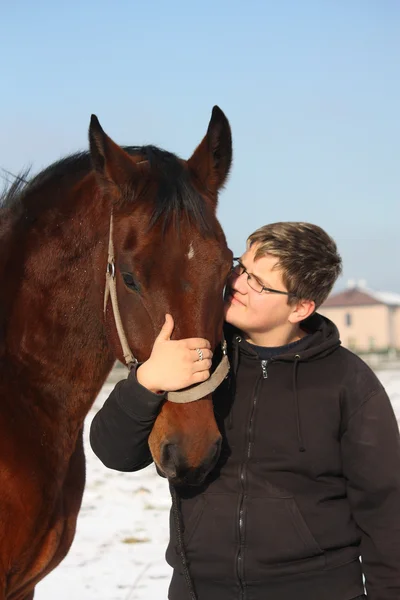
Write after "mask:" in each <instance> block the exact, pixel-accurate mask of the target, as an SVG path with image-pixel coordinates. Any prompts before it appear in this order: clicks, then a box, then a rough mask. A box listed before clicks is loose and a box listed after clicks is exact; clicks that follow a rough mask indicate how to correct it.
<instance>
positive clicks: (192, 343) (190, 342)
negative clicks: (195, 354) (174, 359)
mask: <svg viewBox="0 0 400 600" xmlns="http://www.w3.org/2000/svg"><path fill="white" fill-rule="evenodd" d="M186 344H187V347H188V348H189V349H190V350H196V348H208V349H209V350H211V344H210V342H209V341H208V340H205V339H204V338H188V339H187V340H186Z"/></svg>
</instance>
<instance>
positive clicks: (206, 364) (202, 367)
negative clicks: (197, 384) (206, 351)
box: [193, 358, 212, 373]
mask: <svg viewBox="0 0 400 600" xmlns="http://www.w3.org/2000/svg"><path fill="white" fill-rule="evenodd" d="M211 365H212V362H211V360H210V359H209V358H205V359H204V360H198V361H196V362H195V363H193V373H197V372H199V371H209V370H210V369H211Z"/></svg>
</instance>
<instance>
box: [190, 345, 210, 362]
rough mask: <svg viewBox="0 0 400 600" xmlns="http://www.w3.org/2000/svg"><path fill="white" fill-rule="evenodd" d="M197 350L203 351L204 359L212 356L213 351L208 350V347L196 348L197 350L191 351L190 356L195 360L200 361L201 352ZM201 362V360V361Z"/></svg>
mask: <svg viewBox="0 0 400 600" xmlns="http://www.w3.org/2000/svg"><path fill="white" fill-rule="evenodd" d="M197 350H200V351H201V354H202V356H203V360H204V359H208V358H210V359H211V358H212V356H213V353H212V352H211V350H208V348H198V349H197V348H196V350H191V351H190V357H191V358H192V359H193V362H196V361H197V360H198V361H200V354H199V352H198V351H197ZM200 362H201V361H200Z"/></svg>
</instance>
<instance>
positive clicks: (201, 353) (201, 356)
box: [196, 348, 203, 360]
mask: <svg viewBox="0 0 400 600" xmlns="http://www.w3.org/2000/svg"><path fill="white" fill-rule="evenodd" d="M196 352H197V354H198V355H199V360H203V350H200V348H196Z"/></svg>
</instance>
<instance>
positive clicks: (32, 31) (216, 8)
mask: <svg viewBox="0 0 400 600" xmlns="http://www.w3.org/2000/svg"><path fill="white" fill-rule="evenodd" d="M1 21H2V27H1V30H2V32H1V37H0V50H1V52H0V64H1V93H0V131H1V140H2V143H1V145H0V166H2V167H4V168H6V169H8V170H10V171H13V172H16V171H19V170H20V169H21V168H22V167H24V166H25V165H29V164H31V165H32V166H33V170H34V171H38V170H40V169H41V168H42V167H44V166H46V165H47V164H49V163H50V162H52V161H53V160H55V159H57V158H59V157H60V156H63V155H65V154H67V153H70V152H73V151H76V150H78V149H85V148H87V128H88V125H89V120H90V115H91V113H95V114H97V116H98V117H99V119H100V122H101V124H102V126H103V128H104V129H105V130H106V131H107V133H108V134H109V135H110V136H111V137H112V138H113V139H114V140H115V141H116V142H118V143H120V144H142V143H153V144H156V145H159V146H161V147H163V148H165V149H167V150H170V151H173V152H176V153H177V154H179V155H180V156H182V157H183V158H187V157H189V156H190V155H191V153H192V151H193V150H194V148H195V147H196V145H197V144H198V142H199V141H200V140H201V138H202V137H203V135H204V134H205V132H206V129H207V125H208V121H209V118H210V114H211V110H212V107H213V105H214V104H218V105H219V106H220V108H222V110H223V111H224V112H225V114H226V115H227V117H228V119H229V121H230V123H231V127H232V132H233V140H234V166H233V170H232V175H231V177H230V180H229V183H228V185H227V186H226V189H225V190H224V191H223V193H222V194H221V197H220V204H219V211H218V215H219V218H220V221H221V223H222V225H223V227H224V229H225V232H226V235H227V238H228V242H229V245H230V246H231V248H232V249H233V250H234V252H235V253H241V252H242V251H243V250H244V243H245V239H246V237H247V236H248V235H249V234H250V233H251V232H252V231H253V230H254V229H256V228H258V227H259V226H261V225H263V224H265V223H268V222H274V221H280V220H291V221H292V220H294V221H300V220H304V221H310V222H313V223H316V224H318V225H320V226H322V227H323V228H325V229H326V230H327V231H328V232H329V233H330V234H331V235H332V236H333V237H334V238H335V240H336V241H337V243H338V246H339V250H340V252H341V254H342V257H343V260H344V274H343V276H342V278H341V279H340V281H339V283H338V286H337V288H336V289H340V288H343V287H345V285H346V283H347V280H348V279H356V280H358V279H363V280H366V282H367V284H368V285H369V286H370V287H373V288H375V289H381V290H390V291H394V292H399V293H400V269H399V268H398V266H397V259H398V257H399V256H400V235H399V229H400V193H399V192H400V114H399V109H400V66H399V65H400V41H399V40H400V2H398V1H397V0H379V1H376V0H374V1H372V0H301V1H299V0H279V1H278V0H274V1H270V0H246V2H243V1H242V2H238V1H236V0H229V1H227V0H203V1H202V2H198V3H191V2H188V1H187V0H186V1H180V0H179V1H178V0H169V1H168V2H166V1H161V0H153V1H152V2H143V1H141V2H138V1H135V0H129V1H128V0H114V1H113V2H111V0H108V1H105V0H97V1H96V2H95V1H94V0H85V1H84V2H78V1H76V0H70V1H69V2H66V3H57V2H54V1H52V2H49V1H48V0H42V1H38V2H30V1H28V0H25V1H22V0H14V1H13V2H12V3H11V2H9V3H6V4H5V6H3V7H2V8H1Z"/></svg>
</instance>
